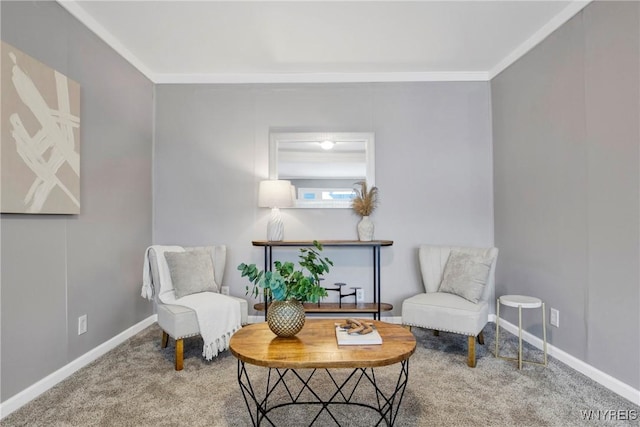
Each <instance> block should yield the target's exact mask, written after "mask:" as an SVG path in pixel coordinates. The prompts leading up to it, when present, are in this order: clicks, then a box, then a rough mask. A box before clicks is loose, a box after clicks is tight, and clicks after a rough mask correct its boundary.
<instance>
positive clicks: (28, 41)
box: [0, 1, 153, 401]
mask: <svg viewBox="0 0 640 427" xmlns="http://www.w3.org/2000/svg"><path fill="white" fill-rule="evenodd" d="M0 8H1V17H2V24H1V27H2V40H4V41H6V42H7V43H9V44H11V45H13V46H15V47H16V48H18V49H20V50H22V51H23V52H25V53H27V54H28V55H31V56H32V57H34V58H36V59H38V60H39V61H41V62H44V63H45V64H47V65H48V66H50V67H52V68H55V69H57V70H59V71H61V72H62V73H64V74H66V75H67V76H68V77H70V78H72V79H74V80H75V81H77V82H78V83H80V85H81V131H80V139H81V198H82V206H81V213H80V215H74V216H71V215H58V216H54V215H11V214H3V215H2V216H1V218H0V220H1V224H0V226H1V250H2V252H1V253H2V259H1V270H2V273H1V285H2V288H1V311H2V313H1V326H2V330H1V335H2V346H1V355H0V356H1V359H2V362H1V370H2V379H1V384H0V389H1V391H2V393H1V396H0V398H1V400H2V401H5V400H6V399H7V398H9V397H11V396H13V395H15V394H16V393H17V392H19V391H21V390H23V389H25V388H27V387H28V386H30V385H32V384H33V383H35V382H37V381H39V380H40V379H42V378H44V377H46V376H47V375H49V374H51V373H52V372H54V371H55V370H57V369H59V368H61V367H63V366H65V365H67V364H68V363H70V362H71V361H73V360H74V359H76V358H77V357H79V356H81V355H83V354H85V353H86V352H87V351H89V350H91V349H93V348H95V347H97V346H98V345H100V344H102V343H104V342H105V341H107V340H109V339H110V338H112V337H114V336H115V335H117V334H119V333H120V332H122V331H124V330H126V329H127V328H129V327H131V326H132V325H134V324H136V323H138V322H140V321H141V320H143V319H145V318H146V317H148V316H150V315H151V314H152V306H151V304H149V303H148V302H146V301H145V300H143V299H142V298H141V297H140V281H141V271H142V256H143V253H144V249H145V247H146V246H147V245H149V244H150V243H151V217H152V213H151V207H152V204H151V194H152V191H151V161H152V157H151V152H152V131H153V120H152V114H153V85H152V84H151V82H150V81H149V80H148V79H146V78H145V77H144V76H142V75H141V74H140V73H139V72H138V71H136V70H135V69H134V68H133V67H132V66H131V65H130V64H128V63H127V62H126V61H125V60H124V59H122V57H120V56H119V55H118V54H116V53H115V52H114V51H113V50H112V49H111V48H109V47H107V46H106V45H105V44H104V43H103V42H102V41H100V40H99V39H98V38H97V37H96V36H95V35H94V34H93V33H92V32H90V31H89V30H87V29H86V27H84V26H83V25H81V24H80V23H79V22H78V21H76V20H75V19H74V18H72V17H71V16H70V15H69V14H68V13H67V12H66V11H65V10H64V9H62V8H61V7H60V6H59V5H58V4H57V3H55V2H7V1H2V2H1V3H0ZM82 314H87V315H88V326H89V330H88V332H87V333H86V334H84V335H81V336H78V334H77V328H78V326H77V324H78V316H80V315H82Z"/></svg>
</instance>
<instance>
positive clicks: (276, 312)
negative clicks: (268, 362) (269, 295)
mask: <svg viewBox="0 0 640 427" xmlns="http://www.w3.org/2000/svg"><path fill="white" fill-rule="evenodd" d="M304 321H305V313H304V306H303V305H302V303H301V302H300V301H298V300H295V299H291V300H287V301H272V302H271V304H270V305H269V311H268V312H267V323H268V324H269V329H271V331H272V332H273V333H274V334H276V335H277V336H279V337H282V338H290V337H292V336H294V335H295V334H297V333H298V332H300V330H301V329H302V327H303V326H304Z"/></svg>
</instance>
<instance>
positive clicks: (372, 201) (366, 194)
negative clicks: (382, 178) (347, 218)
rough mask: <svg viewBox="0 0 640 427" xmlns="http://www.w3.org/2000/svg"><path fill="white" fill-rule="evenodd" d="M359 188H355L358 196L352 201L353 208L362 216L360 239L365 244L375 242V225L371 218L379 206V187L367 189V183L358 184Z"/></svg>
mask: <svg viewBox="0 0 640 427" xmlns="http://www.w3.org/2000/svg"><path fill="white" fill-rule="evenodd" d="M356 185H357V186H358V188H354V191H355V193H356V196H355V197H354V198H353V199H352V201H351V208H352V209H353V211H354V212H355V213H357V214H358V215H360V217H361V219H360V222H359V223H358V227H357V230H358V239H359V240H361V241H363V242H370V241H371V240H373V232H374V228H375V227H374V224H373V221H371V218H369V216H370V215H371V214H372V213H373V211H374V210H375V208H376V207H377V206H378V187H371V188H368V187H367V182H366V181H360V182H357V183H356Z"/></svg>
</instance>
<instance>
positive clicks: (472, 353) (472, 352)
mask: <svg viewBox="0 0 640 427" xmlns="http://www.w3.org/2000/svg"><path fill="white" fill-rule="evenodd" d="M467 341H468V342H469V354H468V355H467V365H469V367H470V368H475V367H476V337H474V336H473V335H469V337H468V340H467Z"/></svg>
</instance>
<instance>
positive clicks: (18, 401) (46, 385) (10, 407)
mask: <svg viewBox="0 0 640 427" xmlns="http://www.w3.org/2000/svg"><path fill="white" fill-rule="evenodd" d="M157 320H158V315H157V314H154V315H152V316H150V317H147V318H146V319H144V320H143V321H141V322H139V323H137V324H135V325H133V326H132V327H130V328H129V329H127V330H126V331H123V332H121V333H120V334H118V335H116V336H115V337H113V338H111V339H110V340H109V341H106V342H104V343H102V344H100V345H99V346H98V347H96V348H94V349H93V350H90V351H88V352H86V353H85V354H83V355H82V356H80V357H78V358H77V359H75V360H74V361H72V362H70V363H68V364H67V365H65V366H63V367H62V368H60V369H58V370H57V371H55V372H53V373H52V374H50V375H48V376H46V377H45V378H43V379H41V380H40V381H38V382H37V383H35V384H33V385H31V386H30V387H28V388H26V389H24V390H22V391H21V392H19V393H18V394H16V395H14V396H12V397H10V398H9V399H7V400H6V401H4V402H2V403H0V419H2V418H4V417H6V416H7V415H9V414H11V413H12V412H14V411H16V410H17V409H20V408H21V407H22V406H24V405H26V404H27V403H29V402H30V401H32V400H33V399H35V398H36V397H38V396H40V395H41V394H42V393H44V392H45V391H47V390H49V389H50V388H51V387H53V386H55V385H56V384H58V383H59V382H61V381H63V380H64V379H66V378H68V377H69V376H71V375H73V373H74V372H76V371H77V370H78V369H81V368H83V367H85V366H87V365H88V364H89V363H91V362H93V361H94V360H96V359H97V358H99V357H100V356H102V355H104V354H106V353H107V352H109V351H111V350H113V349H114V348H116V347H117V346H119V345H120V344H122V343H123V342H125V341H126V340H128V339H129V338H131V337H133V336H134V335H136V334H137V333H139V332H141V331H142V330H144V329H145V328H147V327H149V326H151V325H152V324H154V323H155V322H157Z"/></svg>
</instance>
